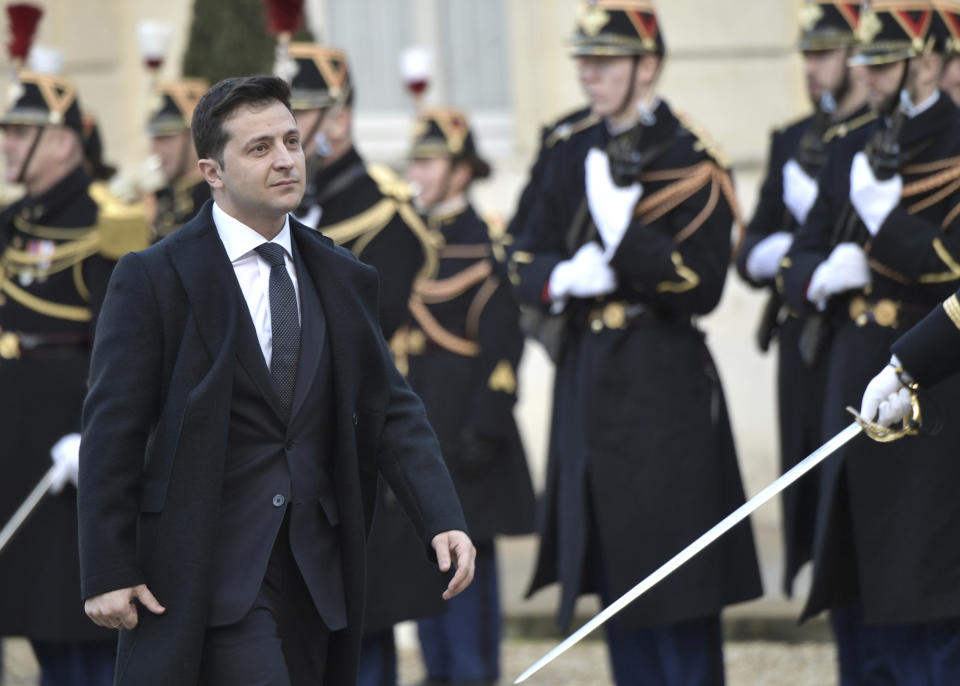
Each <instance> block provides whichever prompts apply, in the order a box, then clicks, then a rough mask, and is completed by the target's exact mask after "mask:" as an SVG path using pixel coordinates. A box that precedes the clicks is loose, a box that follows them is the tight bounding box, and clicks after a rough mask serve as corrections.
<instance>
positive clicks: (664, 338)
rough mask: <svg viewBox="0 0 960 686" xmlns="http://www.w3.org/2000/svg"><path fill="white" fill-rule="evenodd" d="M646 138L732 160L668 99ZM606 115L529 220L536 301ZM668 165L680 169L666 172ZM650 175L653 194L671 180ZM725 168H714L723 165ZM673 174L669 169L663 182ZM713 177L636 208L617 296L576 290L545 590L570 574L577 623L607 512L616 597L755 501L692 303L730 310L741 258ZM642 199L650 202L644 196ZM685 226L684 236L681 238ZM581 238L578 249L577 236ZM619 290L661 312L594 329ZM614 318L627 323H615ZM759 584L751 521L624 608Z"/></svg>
mask: <svg viewBox="0 0 960 686" xmlns="http://www.w3.org/2000/svg"><path fill="white" fill-rule="evenodd" d="M656 118H657V123H656V125H655V126H654V127H653V128H652V129H651V130H650V131H648V135H647V138H646V140H648V141H656V142H657V143H666V141H672V142H671V143H670V144H669V145H668V146H667V147H666V149H665V151H664V152H663V154H661V155H660V156H659V157H658V158H657V159H656V160H655V161H654V162H653V163H652V166H651V167H650V168H649V172H650V173H652V174H656V173H657V172H661V171H665V170H677V169H689V168H693V167H694V166H695V165H698V164H703V165H705V166H703V167H700V168H699V169H701V170H703V171H705V172H707V173H708V174H711V175H712V174H714V172H717V173H719V169H717V167H716V165H715V164H714V163H713V162H712V161H710V158H709V157H708V156H707V154H706V153H704V152H702V148H700V146H699V143H698V141H697V139H696V138H695V137H694V136H693V135H692V134H691V133H690V132H689V131H688V130H687V129H686V128H685V127H684V126H683V125H681V124H680V122H679V121H678V120H677V119H676V117H675V116H674V115H673V113H672V112H671V111H670V108H669V107H668V106H667V105H666V104H665V103H661V104H660V105H659V106H658V107H657V109H656ZM606 138H607V133H606V127H605V125H603V124H600V125H597V126H595V127H592V128H591V129H588V131H586V132H584V133H583V134H581V135H580V136H578V137H577V138H576V139H572V140H571V141H570V142H569V143H568V144H567V145H565V146H564V148H563V150H562V159H561V154H560V153H559V152H558V156H557V158H555V160H554V164H558V165H561V164H562V167H563V169H564V174H563V175H562V176H561V175H560V174H556V175H555V177H554V178H555V182H554V183H551V184H549V185H548V186H547V187H546V188H545V189H544V193H543V195H542V197H541V198H540V200H539V201H538V203H537V207H536V208H535V210H534V214H533V215H532V217H531V220H530V222H528V227H530V230H527V231H524V232H523V233H521V235H520V237H519V239H518V242H517V250H516V251H515V252H514V255H513V260H514V262H515V263H516V264H517V269H518V276H519V279H520V283H519V286H518V287H517V292H518V294H519V297H520V298H521V300H522V301H525V302H527V303H530V304H531V305H539V306H540V307H545V303H544V300H543V293H544V291H545V288H546V284H547V282H548V280H549V278H550V274H551V272H552V271H553V269H554V267H555V266H556V265H557V263H559V262H560V261H561V260H564V259H568V258H569V257H570V256H571V255H572V254H573V252H574V251H575V249H576V247H575V246H569V245H566V240H565V236H566V235H567V233H568V230H569V225H570V223H571V221H572V218H573V217H574V216H575V215H577V214H578V211H580V208H581V207H582V206H583V203H584V202H585V197H584V195H585V193H584V188H585V186H584V170H583V167H584V158H585V156H586V153H587V151H588V149H589V148H590V147H591V146H592V145H596V146H598V147H603V146H604V145H605V143H606ZM667 177H669V175H667ZM667 177H665V176H663V175H657V176H655V177H654V178H653V180H647V181H645V182H644V195H645V196H648V197H649V196H654V194H656V193H657V192H658V191H659V190H660V189H662V188H663V187H665V186H666V185H667V184H668V183H669V182H670V181H669V180H667V181H664V180H663V179H664V178H667ZM712 178H713V177H712ZM657 179H659V180H657ZM714 193H718V194H719V189H718V188H716V187H715V186H714V185H713V183H711V182H709V181H708V182H707V183H706V185H705V186H704V187H702V188H701V189H700V190H699V191H697V192H696V193H694V194H693V195H691V196H690V197H688V198H687V199H686V200H684V201H683V202H681V203H680V204H679V206H677V207H676V208H675V209H673V210H672V211H668V212H666V213H665V214H663V215H662V216H660V217H659V218H657V219H655V220H652V221H651V222H650V223H649V224H646V223H644V222H643V220H642V219H640V218H637V219H635V220H634V221H633V223H632V224H631V225H630V227H629V228H628V229H627V232H626V234H625V235H624V238H623V240H622V242H621V244H620V247H619V249H618V250H617V251H616V254H615V255H614V257H613V259H612V261H611V265H612V266H613V267H614V269H615V271H616V272H617V274H618V276H619V280H620V284H621V287H620V288H619V289H618V290H617V292H615V293H614V294H612V295H611V296H610V297H609V298H606V299H596V300H594V299H591V300H578V299H571V301H570V302H569V303H568V304H567V308H568V311H569V312H570V322H571V327H570V334H569V340H568V342H567V345H566V348H565V351H564V353H563V355H562V357H561V359H560V360H559V362H558V365H557V377H556V385H555V389H554V408H553V423H552V432H551V442H550V458H549V465H548V473H547V490H546V494H545V496H544V511H543V518H542V521H541V523H540V527H539V529H540V532H541V535H542V540H541V545H540V551H539V557H538V560H537V569H536V572H535V575H534V579H533V583H532V588H531V591H535V590H537V589H539V588H541V587H543V586H545V585H547V584H550V583H552V582H555V581H559V582H561V583H562V585H563V588H562V600H561V605H560V610H559V617H558V618H559V621H560V623H561V624H562V625H566V624H568V623H569V620H570V618H571V615H572V612H573V607H574V602H575V600H576V597H577V596H578V595H579V594H580V593H584V592H590V591H591V590H595V589H594V588H593V587H592V585H591V583H590V579H589V572H590V571H591V570H592V568H593V565H594V560H592V559H590V560H587V559H585V555H586V550H587V543H588V541H587V531H588V517H590V516H592V517H594V519H595V525H596V528H597V530H598V531H599V532H600V540H599V541H594V542H593V544H594V545H596V546H597V547H598V548H599V550H600V551H601V552H602V555H603V559H604V563H605V567H606V574H607V579H606V580H607V584H608V586H609V588H610V591H611V593H612V594H613V595H614V596H618V595H620V594H622V593H623V592H625V591H626V590H628V589H629V588H631V587H632V586H633V585H634V584H635V583H637V581H639V580H640V579H642V578H643V577H644V576H646V575H647V574H649V573H650V572H652V571H653V570H654V569H656V568H657V567H659V566H660V565H661V564H662V563H664V562H665V561H667V560H668V559H669V558H670V557H671V556H673V555H674V554H675V553H677V552H679V551H680V550H681V549H682V548H683V547H684V546H686V545H687V544H688V543H690V542H691V541H693V540H694V539H695V538H696V537H697V536H699V535H700V534H701V533H703V532H704V531H706V530H707V529H708V528H709V527H710V526H712V525H713V524H714V523H716V522H717V521H718V520H719V519H720V518H722V517H723V516H725V515H727V514H729V512H731V511H732V510H733V509H734V508H736V507H737V506H738V505H740V504H741V503H742V502H743V499H744V495H743V490H742V487H741V484H740V474H739V469H738V466H737V459H736V454H735V451H734V446H733V438H732V435H731V432H730V426H729V423H728V420H727V413H726V408H725V404H724V400H723V394H722V390H721V388H720V383H719V379H718V377H717V373H716V369H715V367H714V365H713V362H712V361H711V358H710V354H709V351H708V350H707V347H706V345H705V344H704V340H703V334H702V333H700V332H699V331H698V330H697V329H696V328H695V327H693V326H692V325H691V323H690V318H691V316H693V315H697V314H705V313H707V312H709V311H710V310H712V309H713V308H714V307H716V305H717V303H718V302H719V300H720V295H721V292H722V289H723V283H724V280H725V278H726V274H727V266H728V262H729V259H730V250H731V248H730V225H731V219H732V217H731V211H730V208H729V207H728V205H727V204H726V203H725V202H723V201H722V199H721V200H720V201H719V202H718V203H717V204H716V205H715V207H714V209H713V211H712V212H710V213H709V216H707V217H706V219H705V221H704V222H702V224H700V225H699V226H698V228H697V229H696V230H695V231H693V232H692V233H691V232H690V231H689V230H687V227H689V226H691V221H692V220H694V218H695V217H697V216H698V215H699V214H700V213H701V212H702V210H703V209H704V207H706V206H707V204H708V202H710V200H709V199H710V197H711V196H712V195H713V194H714ZM641 202H642V201H641ZM681 232H684V233H685V234H686V235H681ZM571 248H572V249H571ZM611 301H616V302H619V303H628V304H643V305H644V306H646V307H647V308H648V310H647V313H646V314H644V315H640V316H639V318H638V319H637V320H636V321H635V322H632V325H631V323H628V324H627V326H626V327H625V328H610V327H607V326H605V325H604V326H602V327H601V328H600V329H599V330H598V331H593V330H591V329H590V328H589V327H588V326H587V325H586V323H585V319H586V315H587V311H589V310H592V309H595V308H597V309H599V308H603V307H604V305H605V303H607V302H611ZM614 323H616V322H614ZM760 593H761V588H760V577H759V571H758V567H757V561H756V554H755V551H754V546H753V536H752V532H751V530H750V527H749V524H746V525H743V526H740V527H738V528H736V529H735V530H734V531H732V532H730V533H729V534H727V536H725V537H724V538H723V539H721V540H720V541H719V542H717V543H716V544H714V545H713V546H711V547H710V548H708V549H707V550H706V551H704V553H701V555H700V556H698V557H697V558H696V559H695V560H693V561H691V562H690V563H688V564H687V565H686V566H684V567H683V568H682V569H680V570H679V571H678V572H677V573H675V574H674V575H672V576H671V577H670V578H669V579H667V580H666V581H664V582H663V583H662V584H660V585H659V586H657V587H656V588H655V589H654V590H653V591H651V592H650V593H649V594H647V595H645V596H644V597H642V598H640V599H639V600H638V601H637V602H635V603H633V604H632V605H630V606H629V607H628V608H626V609H625V610H624V611H623V613H621V615H620V617H622V619H620V617H618V619H620V621H621V623H622V625H623V626H626V627H638V626H652V625H662V624H668V623H674V622H679V621H682V620H685V619H690V618H694V617H703V616H707V615H712V614H716V613H718V612H719V611H720V609H721V608H722V607H723V606H724V605H727V604H730V603H735V602H739V601H743V600H748V599H750V598H754V597H756V596H758V595H760Z"/></svg>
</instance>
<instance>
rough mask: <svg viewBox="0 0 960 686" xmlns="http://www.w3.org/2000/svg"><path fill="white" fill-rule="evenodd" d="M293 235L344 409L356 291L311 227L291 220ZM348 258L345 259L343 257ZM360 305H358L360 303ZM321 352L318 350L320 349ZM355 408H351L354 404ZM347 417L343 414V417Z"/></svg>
mask: <svg viewBox="0 0 960 686" xmlns="http://www.w3.org/2000/svg"><path fill="white" fill-rule="evenodd" d="M291 228H292V229H293V237H294V241H295V243H296V246H297V248H298V249H299V252H300V254H301V255H302V256H303V264H304V270H303V271H304V272H305V273H306V275H308V276H309V278H310V280H311V282H312V284H313V286H314V288H316V295H317V297H318V298H319V301H320V306H321V308H322V310H323V313H324V319H325V322H326V337H325V338H326V339H327V340H328V341H329V343H330V354H331V355H333V358H332V362H331V366H332V368H333V376H334V379H335V382H336V384H337V406H338V409H339V410H342V409H343V404H344V403H345V402H352V400H350V397H351V396H348V395H344V393H345V392H347V391H348V390H349V389H348V388H347V386H346V385H345V381H346V379H344V375H343V370H345V369H352V367H351V360H352V350H353V347H354V343H355V342H356V340H357V339H356V336H355V332H354V330H353V329H354V326H355V316H351V310H352V307H351V303H353V302H354V301H355V300H356V298H357V295H356V293H354V292H353V290H352V289H351V288H349V287H348V285H347V284H346V283H345V282H344V281H343V274H342V272H343V271H344V267H345V266H349V265H343V264H335V261H337V260H338V256H337V255H336V252H334V249H333V248H328V247H326V246H325V245H324V244H323V243H322V242H321V241H320V240H317V239H316V238H314V237H313V236H311V235H310V234H311V233H315V232H313V231H312V230H311V229H307V228H305V227H302V225H300V224H299V223H296V224H295V223H294V222H292V221H291ZM340 261H343V262H346V260H343V259H340ZM357 307H359V306H358V305H357ZM317 352H318V353H319V350H318V351H317ZM351 409H352V408H351ZM343 419H344V417H340V420H341V421H342V420H343Z"/></svg>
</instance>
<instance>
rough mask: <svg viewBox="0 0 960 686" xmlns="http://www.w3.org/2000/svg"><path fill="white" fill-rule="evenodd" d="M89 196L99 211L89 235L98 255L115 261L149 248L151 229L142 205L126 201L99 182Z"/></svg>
mask: <svg viewBox="0 0 960 686" xmlns="http://www.w3.org/2000/svg"><path fill="white" fill-rule="evenodd" d="M89 193H90V197H91V198H92V199H93V201H94V202H96V203H97V208H98V211H97V225H96V226H95V227H93V232H92V233H93V234H94V235H96V236H97V238H98V240H99V246H100V254H101V255H103V256H104V257H106V258H107V259H111V260H118V259H120V258H121V257H123V256H124V255H126V254H127V253H128V252H133V251H135V250H143V249H144V248H146V247H147V246H149V245H150V227H149V223H148V222H147V215H146V211H145V209H144V207H143V205H142V204H140V203H131V202H125V201H124V200H122V199H120V198H119V197H117V196H116V195H114V194H113V193H111V192H110V190H109V189H108V188H107V186H106V184H104V183H101V182H97V183H93V184H91V185H90V190H89Z"/></svg>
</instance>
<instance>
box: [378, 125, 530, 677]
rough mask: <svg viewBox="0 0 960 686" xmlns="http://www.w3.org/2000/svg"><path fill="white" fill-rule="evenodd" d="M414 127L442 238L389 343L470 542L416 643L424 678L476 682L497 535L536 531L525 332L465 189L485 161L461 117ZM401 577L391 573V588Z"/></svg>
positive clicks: (495, 624)
mask: <svg viewBox="0 0 960 686" xmlns="http://www.w3.org/2000/svg"><path fill="white" fill-rule="evenodd" d="M414 132H415V133H414V140H413V145H412V148H411V152H410V156H411V161H410V165H409V168H408V170H407V176H408V178H409V179H410V180H411V182H413V183H414V184H415V185H416V187H417V188H418V189H419V190H418V194H417V196H416V199H415V200H416V203H417V207H418V209H419V210H420V211H421V212H422V213H424V215H425V217H426V221H427V224H428V226H429V227H430V229H431V230H432V231H434V232H436V234H437V236H438V237H442V242H441V247H440V248H439V250H438V257H439V266H438V270H437V274H436V276H435V277H434V278H432V279H419V280H418V281H417V282H416V283H415V284H414V292H413V295H412V297H411V299H410V313H411V322H410V325H409V327H407V328H406V329H405V330H404V331H403V334H402V337H401V336H398V343H399V339H401V338H402V341H403V342H402V344H399V345H398V346H396V348H395V349H397V350H399V351H401V352H402V353H403V357H402V358H400V360H401V362H402V364H403V366H404V367H406V369H407V370H408V373H407V379H408V380H409V381H410V386H411V387H412V388H413V389H414V390H415V391H416V392H417V394H418V395H419V396H420V397H421V398H423V403H424V406H425V407H426V409H427V417H428V418H429V419H430V423H431V424H432V425H433V427H434V429H435V430H436V432H437V437H438V438H439V440H440V447H441V449H442V450H443V456H444V458H445V459H446V461H447V466H448V468H449V469H450V473H451V475H452V477H453V480H454V484H455V485H456V487H457V493H458V494H459V495H460V500H461V502H463V505H464V511H465V514H466V517H467V524H468V525H469V526H470V531H471V535H472V536H473V539H474V541H475V542H476V546H477V574H476V577H475V579H474V583H473V585H472V586H471V587H470V590H469V591H467V592H466V593H463V594H461V595H460V596H459V597H458V598H457V599H456V600H455V601H453V602H451V603H448V609H447V612H446V613H445V614H443V615H441V616H438V617H428V618H425V619H420V620H419V622H418V629H419V635H420V648H421V652H422V654H423V658H424V663H425V664H426V671H427V679H428V683H430V684H455V685H465V684H473V685H475V686H483V685H486V684H493V683H495V682H496V680H497V679H498V678H499V676H500V639H501V633H502V632H501V623H500V612H501V610H500V593H499V587H498V584H497V561H496V555H495V550H494V537H495V536H497V535H517V534H526V533H531V532H532V531H533V528H534V496H533V486H532V485H531V482H530V474H529V471H528V469H527V460H526V454H525V453H524V450H523V444H522V443H521V441H520V434H519V432H518V431H517V424H516V421H515V420H514V417H513V406H514V404H515V403H516V398H517V395H516V394H517V367H518V365H519V363H520V355H521V354H522V352H523V334H522V333H521V332H520V327H519V321H518V311H517V303H516V300H515V299H514V296H513V293H512V292H511V289H510V285H509V284H508V283H505V281H504V280H502V278H501V275H500V273H499V271H498V270H497V268H496V266H495V265H496V264H497V261H496V258H495V255H494V244H493V243H492V241H491V236H490V234H491V231H490V229H489V228H488V225H487V223H486V222H485V221H484V220H483V219H481V218H480V215H478V214H477V212H476V210H475V209H474V208H473V206H472V204H471V202H470V198H469V195H468V194H469V190H470V187H471V185H472V183H473V182H474V180H477V179H483V178H486V177H487V176H489V174H490V166H489V165H488V164H487V162H486V161H485V160H483V159H482V158H481V157H480V155H479V153H478V151H477V147H476V144H475V142H474V138H473V133H472V132H471V130H470V126H469V123H468V120H467V116H466V114H465V113H463V112H461V111H459V110H454V109H450V108H432V109H429V110H424V111H422V112H421V113H420V115H419V116H418V117H417V121H416V125H415V127H414ZM438 242H439V241H438ZM401 584H402V582H401V580H399V579H397V580H395V581H394V583H393V588H394V589H395V591H396V592H399V591H400V589H401V588H402V585H401Z"/></svg>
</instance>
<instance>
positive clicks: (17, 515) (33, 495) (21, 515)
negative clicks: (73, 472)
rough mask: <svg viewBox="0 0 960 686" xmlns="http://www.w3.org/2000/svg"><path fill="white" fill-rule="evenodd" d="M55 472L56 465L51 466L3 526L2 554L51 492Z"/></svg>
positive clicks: (0, 544)
mask: <svg viewBox="0 0 960 686" xmlns="http://www.w3.org/2000/svg"><path fill="white" fill-rule="evenodd" d="M55 471H56V465H53V466H51V467H50V469H48V470H47V473H46V474H44V475H43V478H41V479H40V481H38V482H37V485H36V486H34V487H33V490H32V491H30V495H28V496H27V498H26V500H24V501H23V504H21V505H20V507H18V508H17V511H16V512H14V513H13V516H12V517H11V518H10V519H9V520H7V523H6V524H4V525H3V529H2V530H0V553H3V549H4V548H6V547H7V544H8V543H9V542H10V540H11V539H12V538H13V536H14V534H16V533H17V531H19V529H20V527H21V526H23V524H24V522H26V521H27V519H28V518H29V517H30V515H31V514H33V511H34V510H35V509H36V508H37V505H39V504H40V501H41V500H43V496H45V495H46V494H47V491H49V490H50V484H51V483H53V475H54V472H55Z"/></svg>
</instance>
